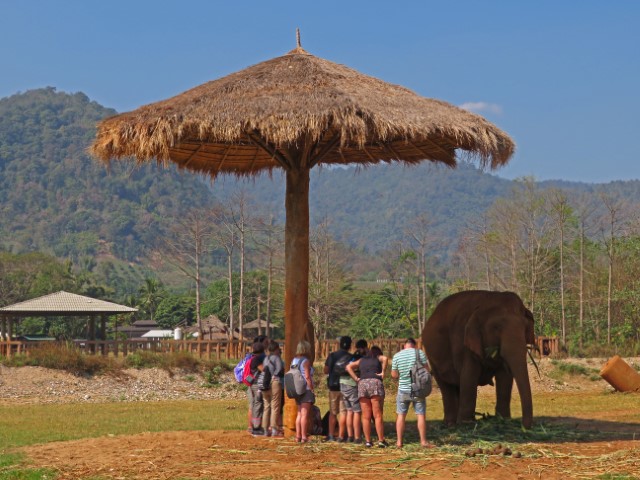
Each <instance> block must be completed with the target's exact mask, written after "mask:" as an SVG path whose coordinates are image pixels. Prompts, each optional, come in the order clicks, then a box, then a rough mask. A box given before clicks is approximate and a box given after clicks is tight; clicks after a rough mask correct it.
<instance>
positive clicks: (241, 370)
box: [233, 335, 269, 434]
mask: <svg viewBox="0 0 640 480" xmlns="http://www.w3.org/2000/svg"><path fill="white" fill-rule="evenodd" d="M256 343H262V345H263V346H264V348H266V346H267V345H268V344H269V339H268V338H267V337H266V336H265V335H258V336H257V337H256V338H254V339H253V344H252V347H253V345H255V344H256ZM252 358H253V353H247V354H246V355H245V357H244V358H243V359H242V360H240V361H239V362H238V364H237V365H236V366H235V368H234V369H233V373H234V375H235V377H236V381H237V382H238V383H243V384H245V385H246V382H245V381H244V380H245V373H246V372H245V369H246V368H247V362H250V360H251V359H252ZM247 404H248V405H249V409H248V410H247V423H248V431H249V433H251V434H253V422H252V417H253V415H252V411H253V409H252V406H253V391H252V390H251V388H250V387H248V388H247Z"/></svg>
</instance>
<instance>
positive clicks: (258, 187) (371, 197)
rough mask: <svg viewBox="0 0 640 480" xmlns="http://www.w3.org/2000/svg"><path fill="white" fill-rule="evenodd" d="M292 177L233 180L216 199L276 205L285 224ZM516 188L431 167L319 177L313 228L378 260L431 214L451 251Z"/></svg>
mask: <svg viewBox="0 0 640 480" xmlns="http://www.w3.org/2000/svg"><path fill="white" fill-rule="evenodd" d="M284 185H285V181H284V176H283V175H282V174H280V173H274V174H273V175H272V176H268V175H262V176H259V177H256V178H255V179H248V180H243V179H240V180H235V179H225V180H224V181H222V182H216V183H215V184H214V185H213V187H212V191H213V192H214V194H215V195H216V197H218V198H225V197H227V196H228V195H230V194H231V192H233V191H235V190H237V189H238V188H242V189H244V190H245V192H246V194H247V195H249V196H250V197H251V198H253V199H254V200H255V202H256V203H257V204H259V205H269V206H270V207H271V208H272V209H274V211H275V212H276V213H277V218H279V219H280V220H281V221H283V219H284ZM511 186H512V182H511V181H509V180H504V179H501V178H499V177H496V176H493V175H489V174H487V173H484V172H482V171H480V170H478V169H477V168H475V167H474V166H473V165H470V164H466V163H463V164H461V165H460V166H459V167H458V168H456V169H450V168H448V167H443V166H439V165H435V164H432V163H430V162H423V164H421V165H417V166H403V165H399V164H384V165H378V166H372V167H368V168H357V167H351V168H326V167H325V168H322V169H316V170H314V171H312V174H311V182H310V193H309V195H310V198H309V202H310V211H311V212H310V216H311V223H312V224H317V223H319V222H321V221H322V220H323V219H324V218H326V219H327V220H328V221H329V224H330V229H331V231H332V232H333V234H334V236H335V237H336V239H338V240H340V241H342V242H344V243H347V244H348V245H350V246H352V247H355V248H358V249H364V250H367V251H369V252H372V253H373V252H377V251H380V250H383V249H385V248H388V247H389V246H390V245H391V244H392V243H393V242H394V241H397V240H400V239H401V238H403V237H405V235H404V232H405V230H406V228H407V227H408V226H409V224H410V222H411V221H412V219H414V218H415V217H416V215H418V214H419V213H422V212H424V213H425V214H426V216H427V217H428V218H429V221H430V224H431V229H432V233H433V235H434V236H435V237H437V238H441V239H444V240H445V243H446V244H450V243H451V242H452V241H453V240H454V239H455V238H456V237H457V234H458V232H459V229H460V227H461V226H462V225H465V224H467V223H468V222H469V221H470V220H471V219H472V218H474V217H477V216H478V215H480V214H481V213H482V212H483V211H484V210H485V209H486V208H487V207H488V206H489V205H491V203H493V201H494V200H495V199H496V198H498V197H500V196H503V195H505V194H506V193H507V192H508V191H509V189H510V188H511Z"/></svg>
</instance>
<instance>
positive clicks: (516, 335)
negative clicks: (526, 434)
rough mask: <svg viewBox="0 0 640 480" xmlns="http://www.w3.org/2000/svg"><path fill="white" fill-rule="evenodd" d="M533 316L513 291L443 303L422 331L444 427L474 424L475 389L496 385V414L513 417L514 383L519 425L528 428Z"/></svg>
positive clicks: (460, 295) (465, 296)
mask: <svg viewBox="0 0 640 480" xmlns="http://www.w3.org/2000/svg"><path fill="white" fill-rule="evenodd" d="M534 342H535V335H534V331H533V314H532V313H531V312H530V311H529V310H528V309H527V308H526V307H525V306H524V304H523V303H522V300H521V299H520V297H519V296H518V295H516V294H515V293H513V292H490V291H486V290H470V291H466V292H460V293H455V294H453V295H450V296H449V297H447V298H445V299H444V300H442V301H441V302H440V303H439V304H438V306H437V307H436V309H435V310H434V312H433V314H432V315H431V317H430V318H429V320H428V321H427V324H426V326H425V328H424V330H423V331H422V344H423V345H424V346H425V349H426V351H427V356H428V358H429V363H430V364H431V368H432V373H433V376H434V378H435V379H436V381H437V382H438V386H439V387H440V390H441V391H442V401H443V404H444V420H445V423H447V424H448V425H454V424H456V423H460V422H469V421H474V420H475V409H476V400H477V393H478V392H477V386H478V385H487V384H491V385H493V378H495V385H496V398H497V402H496V414H497V415H501V416H502V417H504V418H510V417H511V406H510V403H511V390H512V388H513V380H514V379H515V381H516V385H517V387H518V392H519V394H520V403H521V405H522V424H523V425H524V427H525V428H531V424H532V422H533V403H532V399H531V385H530V383H529V374H528V371H527V344H533V343H534Z"/></svg>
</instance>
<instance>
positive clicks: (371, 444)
mask: <svg viewBox="0 0 640 480" xmlns="http://www.w3.org/2000/svg"><path fill="white" fill-rule="evenodd" d="M364 446H365V447H367V448H371V447H373V443H371V442H365V444H364Z"/></svg>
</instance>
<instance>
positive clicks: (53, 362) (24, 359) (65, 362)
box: [4, 343, 118, 375]
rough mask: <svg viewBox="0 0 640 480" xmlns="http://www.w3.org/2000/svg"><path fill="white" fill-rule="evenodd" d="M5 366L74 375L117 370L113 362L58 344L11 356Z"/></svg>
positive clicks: (42, 346)
mask: <svg viewBox="0 0 640 480" xmlns="http://www.w3.org/2000/svg"><path fill="white" fill-rule="evenodd" d="M4 363H5V364H6V365H7V366H13V367H21V366H32V367H44V368H51V369H55V370H64V371H66V372H70V373H73V374H74V375H95V374H101V373H112V372H115V371H117V370H118V364H117V362H116V361H115V360H113V359H110V358H108V357H103V356H100V355H85V354H83V353H82V352H81V351H80V350H78V349H76V348H67V347H66V346H64V345H60V344H49V343H48V344H43V345H41V346H38V347H36V348H32V349H31V350H29V353H28V354H22V355H16V356H13V357H11V358H9V359H7V360H5V362H4Z"/></svg>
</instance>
